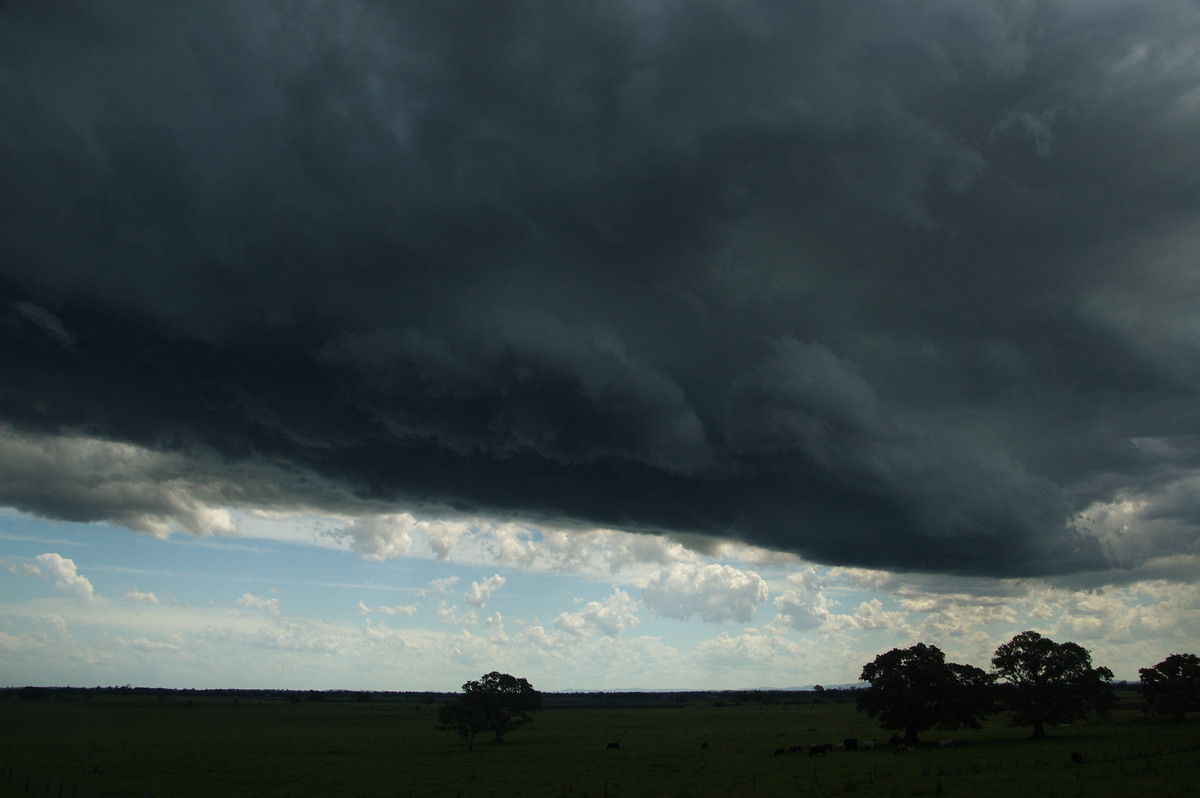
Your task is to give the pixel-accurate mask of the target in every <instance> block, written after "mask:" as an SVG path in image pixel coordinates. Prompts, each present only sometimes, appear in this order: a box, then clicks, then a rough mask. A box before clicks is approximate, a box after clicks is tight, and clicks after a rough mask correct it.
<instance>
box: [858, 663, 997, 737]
mask: <svg viewBox="0 0 1200 798" xmlns="http://www.w3.org/2000/svg"><path fill="white" fill-rule="evenodd" d="M859 678H860V679H862V681H864V682H870V683H871V686H870V687H868V688H867V689H866V690H863V691H862V692H860V693H859V694H858V711H859V712H866V713H867V714H868V715H870V716H871V717H873V718H878V719H879V722H880V724H881V725H882V726H883V728H885V729H889V730H891V729H896V730H903V731H904V742H905V743H907V744H909V745H916V744H917V743H919V742H920V740H919V739H918V738H917V735H918V734H919V733H920V732H923V731H926V730H928V729H932V728H934V727H939V728H947V727H958V726H967V727H969V728H972V729H978V728H979V727H980V724H979V720H980V719H981V718H983V717H984V716H985V715H987V714H988V712H990V711H991V703H992V701H991V691H990V689H989V688H990V685H991V681H992V677H991V676H989V675H988V674H987V673H985V672H984V671H982V670H980V669H979V668H975V667H972V666H970V665H959V664H958V663H955V662H946V655H945V654H943V653H942V651H941V650H940V649H938V648H937V646H927V645H925V644H924V643H917V644H916V645H915V646H911V647H909V648H904V649H900V648H893V649H892V650H891V651H889V652H887V653H886V654H880V655H879V656H877V657H876V658H875V659H874V661H872V662H870V663H868V664H866V665H864V666H863V670H862V675H861V676H860V677H859Z"/></svg>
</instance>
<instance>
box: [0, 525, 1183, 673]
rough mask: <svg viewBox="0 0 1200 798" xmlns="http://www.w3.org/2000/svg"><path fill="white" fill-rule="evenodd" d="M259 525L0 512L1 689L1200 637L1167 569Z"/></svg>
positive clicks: (648, 540)
mask: <svg viewBox="0 0 1200 798" xmlns="http://www.w3.org/2000/svg"><path fill="white" fill-rule="evenodd" d="M237 521H238V524H239V527H240V530H241V532H240V534H239V535H237V536H236V537H207V538H195V537H192V536H189V535H175V536H173V537H171V538H169V539H159V538H154V537H150V536H145V535H133V534H130V533H129V532H128V531H127V530H123V529H117V528H109V527H106V526H100V525H81V524H70V523H50V522H46V521H41V520H35V519H32V518H29V517H27V516H22V515H19V514H15V513H11V512H10V513H6V514H3V515H0V552H3V555H2V556H0V563H2V564H3V568H4V570H3V571H0V652H3V655H4V656H3V660H2V665H3V667H2V668H0V682H3V683H4V684H8V685H25V684H36V685H72V686H94V685H102V686H108V685H115V684H134V685H143V686H165V687H179V688H187V687H195V688H219V687H226V688H229V687H233V688H287V689H320V690H323V689H359V690H444V691H453V690H456V689H457V688H458V686H459V685H460V684H462V683H463V682H465V681H466V680H467V679H473V678H477V677H478V676H479V675H480V674H482V673H486V672H488V671H491V670H501V671H504V672H510V673H514V674H519V675H523V676H525V677H526V678H528V679H530V681H531V682H532V683H533V684H534V686H535V687H538V688H539V689H543V690H554V691H563V690H619V689H626V688H647V689H678V690H707V689H753V688H769V687H801V686H809V685H813V684H826V685H832V684H846V683H852V682H855V681H857V679H858V675H859V671H860V670H861V668H862V666H863V665H864V664H865V663H866V662H868V661H870V660H871V659H872V658H873V657H874V656H875V655H876V654H878V653H881V652H883V651H886V650H888V649H889V648H893V647H904V646H908V645H911V644H912V643H915V642H918V641H922V642H926V643H929V644H933V645H937V646H938V647H940V648H942V649H943V650H944V651H945V652H946V653H947V656H948V658H949V659H951V660H954V661H957V662H967V663H970V664H973V665H977V666H980V667H984V668H988V667H990V658H991V654H992V652H993V651H994V650H995V647H996V646H997V645H999V644H1000V643H1003V642H1006V641H1007V640H1008V639H1010V638H1011V637H1012V636H1013V635H1014V634H1016V633H1017V632H1020V631H1023V630H1025V629H1036V630H1038V631H1041V632H1042V633H1043V634H1046V635H1047V636H1049V637H1052V638H1054V639H1056V640H1059V641H1060V642H1061V641H1063V640H1074V641H1076V642H1080V643H1081V644H1083V645H1085V646H1086V647H1088V648H1089V649H1091V650H1092V652H1093V656H1094V660H1095V662H1096V663H1097V664H1103V665H1107V666H1109V667H1111V668H1112V669H1113V670H1114V671H1115V673H1116V675H1117V678H1118V679H1129V680H1134V679H1136V678H1137V669H1138V668H1139V667H1147V666H1149V665H1153V664H1155V663H1157V662H1159V661H1161V660H1162V659H1163V657H1165V656H1166V655H1167V654H1169V653H1174V652H1177V651H1182V650H1194V648H1195V646H1194V642H1195V639H1196V633H1197V630H1196V626H1195V622H1196V612H1195V606H1196V603H1197V598H1198V597H1197V590H1196V588H1195V586H1192V585H1189V586H1180V585H1174V584H1171V583H1169V582H1161V581H1159V582H1142V583H1137V584H1133V585H1127V586H1123V587H1120V588H1108V589H1100V590H1093V589H1070V588H1065V587H1061V586H1059V587H1054V586H1051V585H1049V584H1046V583H1044V582H1041V581H1040V580H1036V579H1033V580H987V579H977V578H955V577H933V576H917V575H907V576H905V575H898V574H890V573H888V572H884V571H872V570H864V569H853V568H830V567H822V566H815V565H812V564H808V563H805V562H804V561H803V560H801V559H799V558H798V557H796V556H794V555H785V554H778V553H772V552H768V551H766V550H763V549H755V548H753V547H748V546H745V545H742V544H736V543H728V542H726V543H720V542H717V541H711V542H709V546H707V547H705V548H706V552H705V553H701V552H699V551H696V550H695V549H689V548H687V547H685V546H682V545H680V544H679V543H674V542H671V541H670V540H668V539H666V538H662V537H650V536H646V535H631V534H626V533H620V532H614V531H611V530H608V531H605V530H593V531H588V532H579V531H576V532H572V533H569V534H567V533H558V534H553V533H546V532H542V531H538V530H536V529H534V528H531V527H523V526H516V525H510V526H495V525H475V524H471V523H468V522H464V523H461V524H442V525H429V524H413V522H412V519H411V518H409V517H404V516H397V517H390V518H381V519H375V520H373V521H372V525H373V527H374V528H373V530H372V531H371V532H370V533H369V535H362V534H360V532H361V529H359V528H357V527H351V528H349V529H348V528H347V524H346V522H345V521H339V520H337V519H333V518H315V517H307V518H278V519H266V518H255V517H248V516H239V517H238V518H237ZM360 526H361V524H360ZM364 541H369V542H366V543H365V544H364ZM384 541H386V545H381V543H382V542H384ZM693 543H696V541H693ZM356 548H357V549H358V550H357V551H356V550H355V549H356ZM1181 621H1182V623H1181Z"/></svg>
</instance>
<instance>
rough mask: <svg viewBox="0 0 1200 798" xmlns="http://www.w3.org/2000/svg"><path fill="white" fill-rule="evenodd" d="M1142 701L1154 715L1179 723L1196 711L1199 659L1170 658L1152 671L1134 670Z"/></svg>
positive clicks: (1199, 700) (1198, 707)
mask: <svg viewBox="0 0 1200 798" xmlns="http://www.w3.org/2000/svg"><path fill="white" fill-rule="evenodd" d="M1138 673H1139V674H1141V677H1142V686H1141V687H1140V688H1139V692H1141V694H1142V697H1143V698H1145V699H1146V703H1147V704H1149V708H1150V711H1151V712H1153V713H1154V714H1156V715H1172V716H1174V718H1175V720H1178V721H1182V720H1183V719H1184V715H1185V713H1188V712H1196V711H1198V710H1200V657H1197V656H1196V655H1195V654H1172V655H1171V656H1169V657H1167V658H1166V659H1164V660H1163V661H1162V662H1160V663H1158V664H1157V665H1155V666H1154V667H1153V668H1138Z"/></svg>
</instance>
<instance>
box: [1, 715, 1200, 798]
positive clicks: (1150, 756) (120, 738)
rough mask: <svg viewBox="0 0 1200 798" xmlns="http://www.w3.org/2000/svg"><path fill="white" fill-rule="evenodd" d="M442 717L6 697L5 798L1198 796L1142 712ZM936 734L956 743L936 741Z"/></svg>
mask: <svg viewBox="0 0 1200 798" xmlns="http://www.w3.org/2000/svg"><path fill="white" fill-rule="evenodd" d="M436 710H437V706H436V705H435V704H430V703H424V702H421V701H419V700H416V699H409V700H402V699H399V698H390V699H387V700H380V699H376V700H372V701H356V700H344V701H343V700H331V699H328V698H327V699H326V700H323V701H319V702H313V701H302V702H299V703H292V702H289V701H288V700H286V698H275V697H271V696H266V695H261V696H256V697H253V698H250V699H247V698H232V697H230V696H227V695H226V696H219V697H213V696H204V695H199V694H197V695H196V696H195V697H193V698H186V699H185V697H184V694H170V695H159V696H153V695H149V696H147V695H140V696H139V695H135V696H117V695H107V696H94V697H90V698H79V697H76V698H73V699H72V700H37V701H30V700H20V699H18V698H16V697H14V696H11V695H10V696H6V697H0V769H3V773H2V774H0V796H10V795H16V796H25V795H50V796H59V795H61V796H72V795H74V796H76V798H82V796H84V795H105V796H133V797H134V798H146V796H154V798H181V797H182V796H222V797H225V796H273V797H274V796H278V797H279V798H282V797H283V796H295V798H317V797H321V796H376V797H379V796H401V797H407V796H413V798H418V797H424V796H433V797H434V798H442V797H443V796H444V797H445V798H455V796H459V797H461V798H473V797H475V796H481V797H486V796H496V798H511V797H512V796H570V797H571V798H584V797H585V796H586V797H589V798H602V796H610V798H632V797H633V796H655V797H656V798H657V797H665V796H680V797H682V796H697V797H699V796H763V797H764V798H767V797H768V796H785V795H786V796H794V795H804V796H808V795H811V796H835V795H846V796H876V795H882V796H893V795H894V796H921V795H946V796H1004V798H1011V796H1020V797H1021V798H1033V796H1056V797H1057V798H1061V797H1062V796H1106V795H1107V796H1130V795H1139V796H1142V795H1144V796H1185V795H1186V796H1192V795H1195V794H1196V792H1195V791H1196V779H1197V774H1198V773H1200V771H1198V769H1197V767H1198V766H1200V722H1197V721H1190V722H1187V723H1184V724H1174V723H1169V722H1159V721H1154V720H1150V719H1148V718H1145V717H1144V716H1142V715H1141V714H1140V713H1139V712H1137V711H1136V710H1133V709H1124V710H1121V711H1118V712H1117V713H1114V715H1113V716H1112V718H1111V719H1110V720H1108V721H1103V722H1092V723H1077V724H1075V725H1073V726H1071V727H1067V728H1059V729H1054V730H1052V732H1053V734H1054V736H1055V738H1054V739H1052V740H1048V741H1044V742H1031V741H1029V740H1027V739H1025V738H1026V736H1027V730H1025V729H1015V728H1011V727H1008V726H1006V725H1005V720H1004V718H1003V717H1000V716H997V717H993V718H992V719H991V720H990V721H989V722H988V723H987V724H986V728H985V729H984V730H983V731H979V732H969V731H968V732H958V733H955V734H952V735H949V734H946V733H944V732H943V733H938V732H930V733H929V734H928V735H927V746H926V747H922V748H920V749H918V750H914V751H909V752H907V753H902V754H896V753H893V752H891V751H890V750H888V749H887V748H886V747H884V748H881V749H877V750H874V751H833V752H831V753H829V754H828V755H826V756H820V757H813V756H808V755H807V754H804V755H801V754H795V753H793V754H788V755H785V756H775V755H774V752H775V750H776V749H777V748H779V747H785V748H787V747H791V746H795V745H806V746H807V745H808V744H810V743H825V742H837V741H841V740H843V739H844V738H847V737H857V738H860V739H868V738H873V739H876V740H879V739H880V738H884V739H886V735H885V734H883V733H882V732H880V730H879V729H878V728H877V727H876V726H875V725H874V724H873V723H872V722H871V720H870V719H869V718H867V717H865V716H863V715H860V714H858V713H856V712H855V711H854V709H853V702H852V701H846V700H843V701H841V702H838V701H836V700H829V699H826V700H824V701H822V702H819V703H814V702H813V701H812V700H811V699H800V698H797V699H795V703H773V704H759V703H744V704H729V705H725V706H718V705H715V702H714V701H713V700H712V699H711V698H702V697H694V698H691V699H689V700H688V701H687V702H686V703H684V702H678V703H672V702H660V703H659V704H657V705H655V704H653V703H652V702H650V701H647V700H642V701H641V702H639V703H625V704H624V705H622V702H613V701H611V700H607V699H603V698H591V699H589V700H587V701H584V700H578V701H575V702H569V701H566V700H562V701H559V702H555V701H550V702H548V708H547V709H546V710H544V711H543V712H541V713H540V714H539V715H538V716H537V720H536V721H535V722H534V723H532V724H530V725H529V726H527V727H525V728H524V729H521V730H520V731H518V732H515V733H514V734H513V735H512V736H511V738H510V739H509V740H508V741H506V742H505V743H504V744H502V745H492V744H490V743H488V742H486V741H485V742H483V743H480V744H477V745H476V747H475V750H474V751H473V752H468V751H467V750H466V748H465V746H464V745H463V744H462V741H461V740H459V739H458V738H457V737H454V736H453V735H450V734H446V733H442V732H438V731H435V729H434V724H435V717H436V714H437V712H436ZM938 737H953V738H954V741H955V744H954V746H953V747H950V748H939V747H937V745H936V743H935V740H936V739H937V738H938ZM610 742H617V743H619V744H620V750H606V746H607V744H608V743H610ZM702 743H707V744H708V745H707V747H706V748H702V747H701V744H702ZM1074 752H1078V753H1080V754H1081V755H1082V758H1083V763H1082V764H1076V763H1074V762H1073V761H1072V757H1071V754H1072V753H1074ZM27 783H28V784H29V790H28V791H27V790H26V787H25V785H26V784H27Z"/></svg>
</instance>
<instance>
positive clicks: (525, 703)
mask: <svg viewBox="0 0 1200 798" xmlns="http://www.w3.org/2000/svg"><path fill="white" fill-rule="evenodd" d="M462 689H463V695H462V697H461V698H459V701H458V703H457V704H454V703H451V704H447V705H446V706H445V707H443V708H442V712H441V715H440V717H439V720H440V724H439V728H441V729H443V730H446V731H453V732H456V733H457V734H458V735H459V736H461V737H462V738H463V739H464V740H466V741H467V746H468V747H470V746H471V744H472V741H473V740H474V737H475V734H476V733H478V732H480V731H490V732H492V733H493V734H495V735H496V737H495V740H494V742H497V743H501V742H504V735H505V734H507V733H508V732H511V731H515V730H516V729H519V728H521V727H522V726H524V725H525V724H526V723H528V722H529V721H531V720H533V716H532V715H531V714H530V713H532V712H536V711H537V710H539V709H541V708H542V694H541V693H539V692H538V691H537V690H535V689H533V685H531V684H530V683H529V681H528V680H526V679H522V678H518V677H516V676H510V675H508V674H507V673H500V672H499V671H492V672H491V673H488V674H484V675H483V676H482V677H480V678H479V679H473V680H471V681H469V682H467V683H466V684H464V685H463V686H462Z"/></svg>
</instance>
